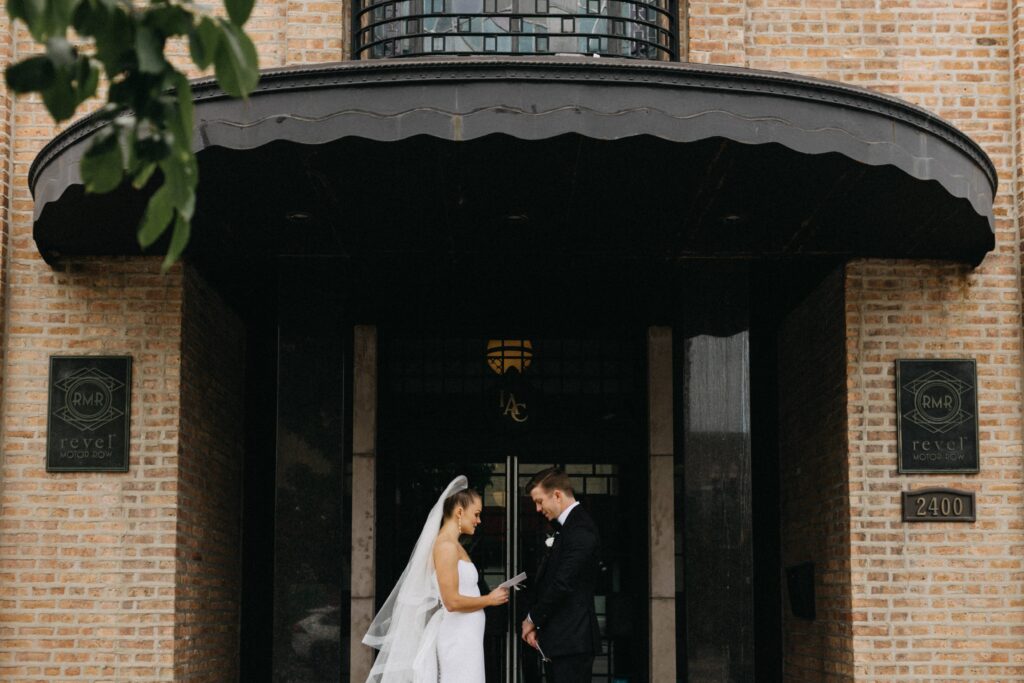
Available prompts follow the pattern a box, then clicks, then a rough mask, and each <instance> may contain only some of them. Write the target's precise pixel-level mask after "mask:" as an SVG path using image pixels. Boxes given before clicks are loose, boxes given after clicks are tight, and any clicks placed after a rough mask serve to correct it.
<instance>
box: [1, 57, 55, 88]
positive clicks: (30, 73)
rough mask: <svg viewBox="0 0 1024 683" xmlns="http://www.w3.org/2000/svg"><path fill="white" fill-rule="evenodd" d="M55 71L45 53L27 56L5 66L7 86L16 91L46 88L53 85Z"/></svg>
mask: <svg viewBox="0 0 1024 683" xmlns="http://www.w3.org/2000/svg"><path fill="white" fill-rule="evenodd" d="M56 73H57V72H56V70H55V69H54V68H53V62H51V61H50V59H49V57H47V56H46V55H36V56H35V57H29V58H28V59H23V60H21V61H20V62H18V63H17V64H12V65H11V66H9V67H7V71H6V76H7V87H8V88H10V89H11V90H13V91H14V92H16V93H26V92H37V91H41V90H46V89H47V88H49V87H50V86H51V85H53V81H54V77H55V76H56Z"/></svg>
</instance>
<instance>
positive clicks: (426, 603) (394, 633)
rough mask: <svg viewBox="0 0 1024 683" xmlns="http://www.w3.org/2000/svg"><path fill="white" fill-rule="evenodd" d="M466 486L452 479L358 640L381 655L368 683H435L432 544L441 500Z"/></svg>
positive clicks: (437, 600)
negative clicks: (397, 576) (403, 567)
mask: <svg viewBox="0 0 1024 683" xmlns="http://www.w3.org/2000/svg"><path fill="white" fill-rule="evenodd" d="M468 486H469V484H468V482H467V480H466V477H464V476H458V477H455V479H453V480H452V482H451V483H450V484H448V486H447V488H445V490H444V492H443V493H442V494H441V497H440V498H438V499H437V502H436V503H434V507H432V508H431V509H430V512H429V513H428V514H427V519H426V521H425V522H424V523H423V530H422V531H421V532H420V537H419V539H417V541H416V545H415V547H414V548H413V550H412V556H411V557H410V558H409V563H408V564H407V565H406V566H405V570H404V571H403V572H402V576H401V577H399V579H398V583H396V584H395V588H394V589H393V590H392V591H391V595H389V596H388V599H387V600H386V601H385V602H384V605H383V607H381V608H380V611H379V612H378V613H377V616H376V617H374V619H373V623H371V624H370V628H369V630H368V631H367V632H366V635H365V636H363V643H364V644H365V645H369V646H370V647H373V648H376V649H378V650H380V653H378V655H377V659H376V661H374V663H373V668H372V669H370V675H369V676H368V677H367V679H366V681H367V683H436V681H437V651H436V645H437V629H438V627H439V626H440V625H441V618H442V615H443V610H442V609H441V596H440V593H439V592H438V587H437V579H436V577H435V574H434V561H433V557H432V556H433V550H434V541H435V540H436V539H437V532H438V531H439V530H440V528H441V517H442V513H443V509H444V501H445V499H447V498H448V497H449V496H451V495H453V494H455V493H457V492H459V491H462V490H464V489H466V488H467V487H468Z"/></svg>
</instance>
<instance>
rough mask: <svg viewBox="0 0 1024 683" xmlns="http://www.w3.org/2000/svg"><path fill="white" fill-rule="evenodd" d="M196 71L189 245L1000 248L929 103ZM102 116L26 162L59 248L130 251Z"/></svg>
mask: <svg viewBox="0 0 1024 683" xmlns="http://www.w3.org/2000/svg"><path fill="white" fill-rule="evenodd" d="M193 88H194V94H195V99H196V121H197V126H196V137H195V149H196V150H197V151H198V155H199V159H200V173H201V182H200V196H199V205H198V210H197V217H196V219H195V220H196V223H197V224H198V225H197V227H196V230H195V231H194V234H195V235H197V236H199V235H203V236H202V238H201V239H200V240H199V242H200V243H201V245H200V246H196V245H193V246H194V247H195V248H196V249H207V250H215V251H216V250H219V249H224V248H230V249H233V250H237V249H239V248H240V246H239V245H243V244H244V245H246V248H247V249H253V250H258V251H262V252H263V253H296V252H302V253H311V252H312V253H343V254H348V255H351V254H352V253H354V252H364V253H366V254H371V255H372V254H381V253H397V252H413V251H416V252H417V253H418V252H423V253H430V252H432V251H434V252H437V253H445V254H451V253H454V252H466V253H476V252H480V253H483V252H493V251H494V250H499V251H510V252H516V251H529V250H533V251H536V252H537V253H541V252H544V253H547V252H550V251H551V250H558V251H559V252H560V253H566V250H569V251H572V250H579V251H583V252H587V251H591V252H594V253H600V252H608V253H612V252H614V253H616V254H619V255H622V254H625V255H635V256H646V257H655V258H660V259H679V258H687V257H693V256H707V255H729V256H740V257H759V256H786V255H805V254H827V255H836V256H847V257H848V256H877V257H913V258H943V259H954V260H959V261H965V262H970V263H977V262H979V261H980V260H981V259H982V258H983V257H984V255H985V253H986V252H987V251H989V250H990V249H991V248H992V247H993V233H992V203H993V198H994V195H995V191H996V185H997V181H996V173H995V169H994V167H993V165H992V162H991V161H990V160H989V158H988V157H987V156H986V155H985V153H984V152H983V151H982V150H981V149H980V148H979V147H978V146H977V145H976V144H975V143H974V142H973V141H971V140H970V139H969V138H968V137H967V136H966V135H964V134H963V133H961V132H959V131H958V130H956V129H955V128H953V127H952V126H951V125H949V124H948V123H946V122H944V121H943V120H942V119H940V118H938V117H936V116H935V115H933V114H931V113H929V112H927V111H925V110H923V109H920V108H918V107H915V106H912V105H909V104H907V103H905V102H902V101H900V100H897V99H895V98H892V97H888V96H884V95H880V94H877V93H873V92H869V91H866V90H862V89H859V88H853V87H849V86H845V85H840V84H836V83H831V82H825V81H820V80H815V79H810V78H803V77H798V76H794V75H790V74H780V73H768V72H759V71H752V70H747V69H736V68H727V67H720V66H702V65H696V64H665V63H653V62H652V63H643V62H633V61H619V60H610V59H594V58H579V57H575V58H518V59H517V58H503V59H483V58H464V59H448V60H376V61H363V62H347V63H339V64H331V65H321V66H317V67H304V68H289V69H279V70H272V71H267V72H264V74H263V76H262V79H261V82H260V85H259V87H258V89H257V90H256V92H254V93H253V94H252V96H251V97H250V99H249V100H248V101H237V100H232V99H230V98H228V97H226V96H225V95H224V94H223V93H222V92H221V91H220V90H219V89H217V87H216V85H215V83H213V82H212V81H210V80H200V81H197V82H195V83H194V85H193ZM98 125H100V124H98V123H97V122H96V121H95V120H93V119H91V118H86V119H83V120H82V121H80V122H78V123H76V124H75V125H73V126H71V127H70V128H69V129H67V130H66V131H65V132H63V133H61V134H60V135H59V136H57V137H56V138H55V139H54V140H53V141H52V142H51V143H50V144H49V145H47V146H46V147H45V148H44V149H43V151H42V152H41V153H40V154H39V156H38V158H37V159H36V161H35V163H34V164H33V166H32V169H31V172H30V179H29V180H30V187H31V189H32V192H33V195H34V197H35V200H36V207H35V239H36V242H37V245H38V247H39V249H40V252H41V253H43V255H44V256H47V257H49V256H52V255H55V254H58V253H71V254H86V253H133V252H137V247H136V246H135V244H134V234H133V233H134V228H135V225H136V223H137V221H138V217H139V215H140V211H141V206H142V203H143V201H144V197H142V196H138V195H134V194H133V193H132V192H131V191H130V190H129V189H128V188H127V187H126V188H124V189H123V190H121V191H118V192H114V193H111V194H110V195H106V196H91V195H85V194H84V192H83V190H82V187H81V181H80V178H79V173H78V163H79V160H80V159H81V156H82V154H83V152H84V150H85V147H86V141H87V140H88V138H89V136H90V134H91V133H92V132H93V131H95V129H96V128H97V126H98ZM510 231H514V237H513V236H511V235H512V233H511V232H510ZM203 245H205V246H203ZM221 253H224V252H221Z"/></svg>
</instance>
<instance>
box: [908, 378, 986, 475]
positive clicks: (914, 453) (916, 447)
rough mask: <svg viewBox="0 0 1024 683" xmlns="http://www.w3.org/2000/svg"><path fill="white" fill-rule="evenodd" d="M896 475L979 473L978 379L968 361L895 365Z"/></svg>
mask: <svg viewBox="0 0 1024 683" xmlns="http://www.w3.org/2000/svg"><path fill="white" fill-rule="evenodd" d="M896 407H897V417H896V420H897V433H898V449H899V458H898V459H899V471H900V472H901V473H922V472H923V473H928V472H942V473H948V472H977V471H978V378H977V368H976V366H975V362H974V360H973V359H964V360H960V359H956V360H950V359H928V360H897V361H896Z"/></svg>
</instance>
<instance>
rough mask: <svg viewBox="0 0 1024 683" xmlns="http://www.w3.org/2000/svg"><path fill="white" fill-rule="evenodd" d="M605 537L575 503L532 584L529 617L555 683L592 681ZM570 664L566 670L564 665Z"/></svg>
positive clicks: (598, 643) (597, 647) (597, 648)
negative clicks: (596, 591) (597, 590)
mask: <svg viewBox="0 0 1024 683" xmlns="http://www.w3.org/2000/svg"><path fill="white" fill-rule="evenodd" d="M600 549H601V538H600V535H599V534H598V532H597V526H596V525H595V524H594V520H593V518H592V517H591V516H590V514H589V513H588V512H587V511H586V510H584V509H583V506H582V505H577V506H576V507H575V508H573V509H572V511H571V512H570V513H569V516H568V517H567V518H566V520H565V525H564V526H563V527H562V528H561V530H560V531H558V532H557V533H556V535H555V540H554V543H553V544H552V546H551V550H550V552H549V553H548V554H547V556H546V557H545V559H544V561H543V562H542V563H541V566H540V568H539V569H538V573H537V580H536V581H535V582H533V590H532V591H531V601H530V603H531V604H530V608H529V615H530V619H532V620H533V623H534V624H536V626H537V640H538V642H539V643H540V647H541V650H543V652H544V654H545V655H546V656H547V657H548V658H550V659H551V660H552V663H553V666H549V667H548V668H549V671H551V670H552V669H554V671H553V673H554V676H553V678H554V681H555V683H562V681H575V680H580V681H589V680H590V669H591V667H592V665H593V661H594V655H595V654H596V653H597V652H599V651H600V650H601V633H600V631H599V629H598V626H597V615H596V614H595V612H594V589H595V587H596V585H597V579H598V572H599V558H600ZM566 667H568V669H567V668H566Z"/></svg>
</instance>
